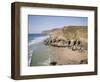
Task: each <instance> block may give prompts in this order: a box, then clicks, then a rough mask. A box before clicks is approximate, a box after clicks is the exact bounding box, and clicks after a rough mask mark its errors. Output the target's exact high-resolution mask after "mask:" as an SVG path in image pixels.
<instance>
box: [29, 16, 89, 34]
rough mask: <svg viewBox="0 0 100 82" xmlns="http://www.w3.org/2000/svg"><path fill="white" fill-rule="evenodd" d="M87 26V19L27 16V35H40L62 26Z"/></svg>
mask: <svg viewBox="0 0 100 82" xmlns="http://www.w3.org/2000/svg"><path fill="white" fill-rule="evenodd" d="M70 25H71V26H75V25H76V26H87V25H88V18H87V17H69V16H42V15H29V16H28V33H29V34H34V33H41V32H43V31H46V30H50V29H53V28H62V27H64V26H70Z"/></svg>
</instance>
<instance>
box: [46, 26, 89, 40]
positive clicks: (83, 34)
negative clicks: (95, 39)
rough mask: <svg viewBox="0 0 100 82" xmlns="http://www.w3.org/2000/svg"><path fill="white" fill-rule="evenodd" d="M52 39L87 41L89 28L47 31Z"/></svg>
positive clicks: (66, 28)
mask: <svg viewBox="0 0 100 82" xmlns="http://www.w3.org/2000/svg"><path fill="white" fill-rule="evenodd" d="M45 33H47V34H48V35H49V36H50V38H51V39H63V40H68V39H69V40H87V26H64V27H63V28H56V29H52V30H49V31H46V32H45Z"/></svg>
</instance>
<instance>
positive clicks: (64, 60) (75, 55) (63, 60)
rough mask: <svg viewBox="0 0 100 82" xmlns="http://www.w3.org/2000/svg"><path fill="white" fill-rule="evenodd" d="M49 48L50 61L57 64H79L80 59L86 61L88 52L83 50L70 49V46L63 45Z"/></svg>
mask: <svg viewBox="0 0 100 82" xmlns="http://www.w3.org/2000/svg"><path fill="white" fill-rule="evenodd" d="M50 50H51V53H52V54H51V56H50V57H51V61H54V62H56V63H57V65H67V64H80V63H81V62H82V61H84V60H85V61H87V59H88V52H87V51H86V50H84V51H79V50H76V51H72V49H71V48H68V47H66V48H63V47H52V46H51V47H50ZM85 64H87V63H85Z"/></svg>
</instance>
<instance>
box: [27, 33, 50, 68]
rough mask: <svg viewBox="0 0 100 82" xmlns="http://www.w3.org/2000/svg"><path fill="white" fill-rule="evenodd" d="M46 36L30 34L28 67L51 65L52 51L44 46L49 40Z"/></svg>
mask: <svg viewBox="0 0 100 82" xmlns="http://www.w3.org/2000/svg"><path fill="white" fill-rule="evenodd" d="M48 37H49V36H48V35H44V34H28V65H29V66H48V65H49V63H50V49H49V47H48V46H46V45H44V44H43V41H44V40H45V39H46V38H48Z"/></svg>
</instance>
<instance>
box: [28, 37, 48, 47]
mask: <svg viewBox="0 0 100 82" xmlns="http://www.w3.org/2000/svg"><path fill="white" fill-rule="evenodd" d="M46 38H49V36H42V37H37V38H35V39H34V40H31V41H30V42H29V44H28V45H29V46H31V45H32V44H35V43H38V42H41V41H43V40H45V39H46Z"/></svg>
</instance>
